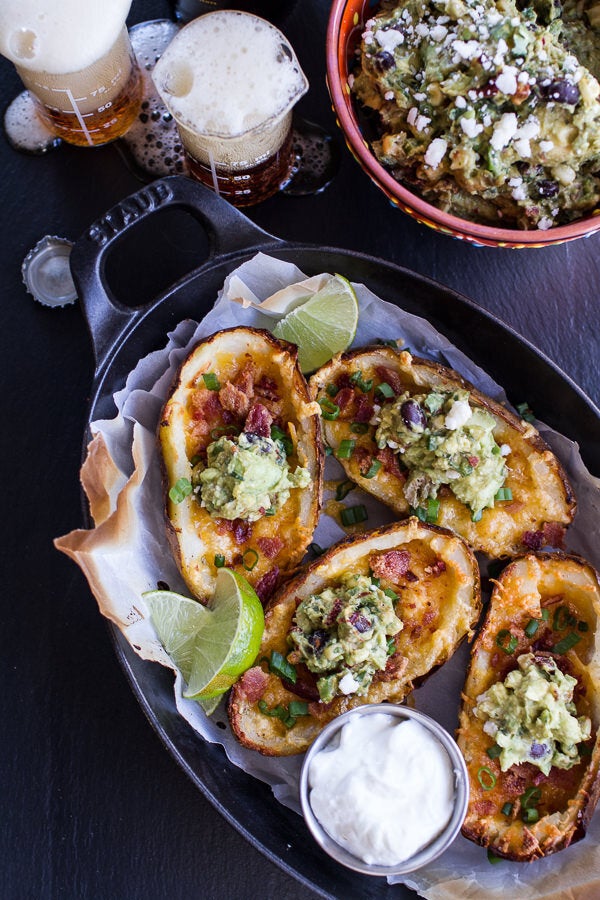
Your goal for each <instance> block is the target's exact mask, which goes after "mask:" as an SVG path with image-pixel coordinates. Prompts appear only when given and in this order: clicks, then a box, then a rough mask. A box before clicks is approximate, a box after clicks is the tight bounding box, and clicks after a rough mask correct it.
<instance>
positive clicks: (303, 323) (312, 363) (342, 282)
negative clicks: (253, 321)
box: [273, 275, 358, 373]
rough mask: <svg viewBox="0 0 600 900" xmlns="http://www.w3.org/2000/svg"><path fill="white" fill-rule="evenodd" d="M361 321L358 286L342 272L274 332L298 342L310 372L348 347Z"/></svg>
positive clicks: (305, 368) (302, 362) (303, 366)
mask: <svg viewBox="0 0 600 900" xmlns="http://www.w3.org/2000/svg"><path fill="white" fill-rule="evenodd" d="M357 324H358V300H357V297H356V293H355V291H354V288H353V287H352V285H351V284H350V282H349V281H348V279H347V278H344V277H343V276H342V275H330V276H329V279H328V281H327V282H326V283H325V285H324V287H322V288H321V290H320V291H317V292H316V294H313V296H312V297H311V298H310V299H309V300H307V301H306V302H305V303H302V304H301V305H300V306H297V307H295V309H293V310H292V311H291V312H289V313H288V314H287V316H284V318H283V319H280V320H279V322H278V323H277V324H276V325H275V327H274V328H273V334H274V335H275V337H278V338H282V339H283V340H285V341H290V343H292V344H296V346H297V347H298V362H299V363H300V368H301V369H302V371H303V372H305V373H307V372H314V370H315V369H318V368H319V367H320V366H322V365H323V364H324V363H326V362H327V361H328V360H330V359H331V357H332V356H334V355H335V354H336V353H341V352H342V351H343V350H347V349H348V347H349V346H350V344H351V343H352V341H353V340H354V335H355V334H356V326H357Z"/></svg>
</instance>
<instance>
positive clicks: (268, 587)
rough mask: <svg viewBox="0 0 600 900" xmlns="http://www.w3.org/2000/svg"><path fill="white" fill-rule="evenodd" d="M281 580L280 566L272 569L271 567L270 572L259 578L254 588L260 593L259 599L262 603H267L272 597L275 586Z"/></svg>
mask: <svg viewBox="0 0 600 900" xmlns="http://www.w3.org/2000/svg"><path fill="white" fill-rule="evenodd" d="M278 580H279V566H273V568H272V569H269V571H268V572H265V574H264V575H263V576H262V578H259V579H258V581H257V582H256V584H255V585H254V590H255V591H256V593H257V595H258V599H259V600H260V602H261V603H263V604H264V603H266V602H267V600H268V599H269V598H270V597H271V595H272V594H273V592H274V591H275V588H276V587H277V582H278Z"/></svg>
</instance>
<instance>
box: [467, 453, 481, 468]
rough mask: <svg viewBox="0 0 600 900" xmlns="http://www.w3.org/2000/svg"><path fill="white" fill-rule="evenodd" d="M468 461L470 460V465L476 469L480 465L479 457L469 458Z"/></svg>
mask: <svg viewBox="0 0 600 900" xmlns="http://www.w3.org/2000/svg"><path fill="white" fill-rule="evenodd" d="M467 460H468V463H469V465H470V466H473V468H475V466H478V465H479V457H478V456H467Z"/></svg>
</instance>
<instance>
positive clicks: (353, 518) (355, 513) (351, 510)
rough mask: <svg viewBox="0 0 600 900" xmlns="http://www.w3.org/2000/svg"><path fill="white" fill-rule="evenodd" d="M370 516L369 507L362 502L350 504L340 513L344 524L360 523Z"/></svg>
mask: <svg viewBox="0 0 600 900" xmlns="http://www.w3.org/2000/svg"><path fill="white" fill-rule="evenodd" d="M368 518H369V514H368V512H367V508H366V507H365V506H364V505H363V504H362V503H361V504H359V505H358V506H348V507H346V509H343V510H342V512H341V513H340V519H341V520H342V525H358V523H359V522H366V520H367V519H368Z"/></svg>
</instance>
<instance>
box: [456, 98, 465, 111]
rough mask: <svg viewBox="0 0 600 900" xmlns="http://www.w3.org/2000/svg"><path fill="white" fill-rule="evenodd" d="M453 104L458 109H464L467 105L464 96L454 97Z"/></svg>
mask: <svg viewBox="0 0 600 900" xmlns="http://www.w3.org/2000/svg"><path fill="white" fill-rule="evenodd" d="M454 105H455V106H458V108H459V109H465V108H466V106H467V101H466V100H465V98H464V97H456V98H455V100H454Z"/></svg>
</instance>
